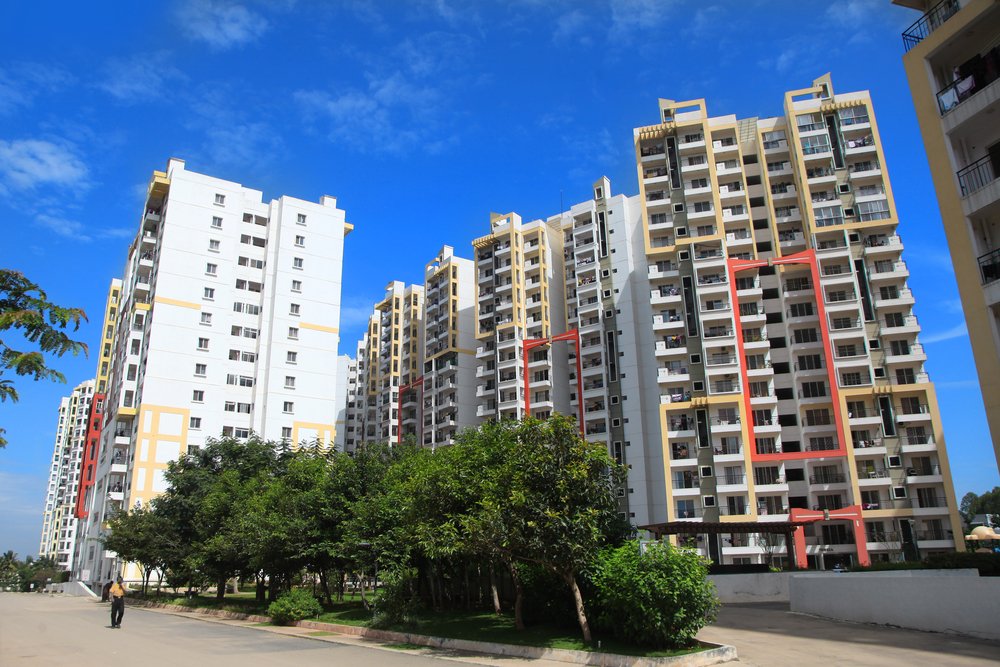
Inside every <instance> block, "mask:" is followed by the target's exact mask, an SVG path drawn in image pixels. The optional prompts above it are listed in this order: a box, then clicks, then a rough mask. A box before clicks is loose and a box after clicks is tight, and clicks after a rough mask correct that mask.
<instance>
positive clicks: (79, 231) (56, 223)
mask: <svg viewBox="0 0 1000 667" xmlns="http://www.w3.org/2000/svg"><path fill="white" fill-rule="evenodd" d="M35 223H36V224H37V225H38V226H40V227H44V228H45V229H48V230H49V231H51V232H54V233H55V234H56V235H58V236H62V237H63V238H66V239H70V240H72V241H77V242H80V243H90V242H91V241H93V240H95V239H123V238H130V237H132V236H133V235H134V234H135V230H132V229H128V228H127V227H110V228H103V229H100V228H97V229H95V228H92V227H89V226H87V225H85V224H83V223H82V222H80V221H79V220H74V219H71V218H68V217H64V216H55V215H49V214H47V213H39V214H38V215H36V216H35Z"/></svg>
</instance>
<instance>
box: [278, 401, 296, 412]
mask: <svg viewBox="0 0 1000 667" xmlns="http://www.w3.org/2000/svg"><path fill="white" fill-rule="evenodd" d="M294 410H295V403H293V402H292V401H285V402H284V404H283V405H282V407H281V411H282V412H293V411H294Z"/></svg>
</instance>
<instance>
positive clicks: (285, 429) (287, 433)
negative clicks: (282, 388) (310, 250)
mask: <svg viewBox="0 0 1000 667" xmlns="http://www.w3.org/2000/svg"><path fill="white" fill-rule="evenodd" d="M300 217H302V216H300ZM291 437H292V427H291V426H282V427H281V439H282V440H289V439H291Z"/></svg>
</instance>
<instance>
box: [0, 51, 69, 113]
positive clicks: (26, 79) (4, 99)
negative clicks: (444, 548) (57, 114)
mask: <svg viewBox="0 0 1000 667" xmlns="http://www.w3.org/2000/svg"><path fill="white" fill-rule="evenodd" d="M70 81H72V77H71V76H70V75H69V73H67V72H66V71H65V70H63V69H61V68H59V67H53V66H50V65H41V64H39V63H17V64H13V65H9V66H7V67H0V115H2V114H7V113H10V112H12V111H14V110H15V109H18V108H21V107H25V108H26V107H30V106H31V104H32V103H33V102H34V100H35V98H36V97H37V96H38V95H40V94H42V93H46V92H52V91H54V90H58V89H59V88H62V87H63V86H65V85H67V84H68V83H69V82H70Z"/></svg>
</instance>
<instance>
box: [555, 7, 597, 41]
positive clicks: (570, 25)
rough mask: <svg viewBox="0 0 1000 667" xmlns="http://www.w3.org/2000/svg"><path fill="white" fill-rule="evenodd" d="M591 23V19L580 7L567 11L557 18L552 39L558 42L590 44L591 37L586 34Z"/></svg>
mask: <svg viewBox="0 0 1000 667" xmlns="http://www.w3.org/2000/svg"><path fill="white" fill-rule="evenodd" d="M590 23H591V19H590V18H589V17H588V16H587V15H586V14H584V13H583V12H581V11H580V10H579V9H574V10H572V11H569V12H566V13H565V14H563V15H561V16H560V17H558V18H557V19H556V29H555V31H554V32H553V33H552V41H553V42H555V43H556V44H578V45H579V44H582V45H587V44H590V43H591V39H590V37H589V36H588V35H587V34H586V29H587V26H588V25H589V24H590Z"/></svg>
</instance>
